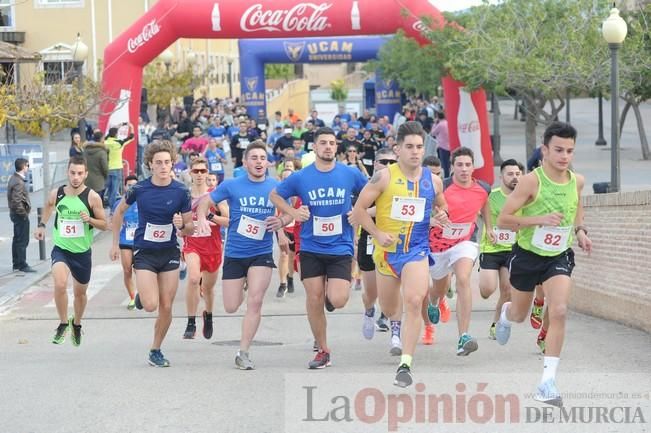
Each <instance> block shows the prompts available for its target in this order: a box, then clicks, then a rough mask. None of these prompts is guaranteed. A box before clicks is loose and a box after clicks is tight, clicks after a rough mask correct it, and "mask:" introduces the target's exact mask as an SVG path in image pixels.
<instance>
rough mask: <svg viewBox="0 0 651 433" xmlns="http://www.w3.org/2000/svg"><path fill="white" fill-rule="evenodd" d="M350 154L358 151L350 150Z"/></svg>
mask: <svg viewBox="0 0 651 433" xmlns="http://www.w3.org/2000/svg"><path fill="white" fill-rule="evenodd" d="M348 153H357V151H356V150H349V151H348Z"/></svg>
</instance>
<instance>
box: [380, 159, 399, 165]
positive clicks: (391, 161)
mask: <svg viewBox="0 0 651 433" xmlns="http://www.w3.org/2000/svg"><path fill="white" fill-rule="evenodd" d="M377 162H378V163H379V164H382V165H391V164H395V163H396V162H398V161H396V160H395V159H378V160H377Z"/></svg>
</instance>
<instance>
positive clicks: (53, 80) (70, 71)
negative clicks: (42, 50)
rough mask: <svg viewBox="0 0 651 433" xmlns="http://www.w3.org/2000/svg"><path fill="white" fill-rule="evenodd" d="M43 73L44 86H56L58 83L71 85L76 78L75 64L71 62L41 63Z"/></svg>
mask: <svg viewBox="0 0 651 433" xmlns="http://www.w3.org/2000/svg"><path fill="white" fill-rule="evenodd" d="M43 72H45V85H52V84H57V83H59V82H60V81H64V82H65V83H66V84H72V82H73V81H74V80H75V78H76V77H77V71H76V70H75V64H74V62H71V61H62V62H60V61H56V62H43Z"/></svg>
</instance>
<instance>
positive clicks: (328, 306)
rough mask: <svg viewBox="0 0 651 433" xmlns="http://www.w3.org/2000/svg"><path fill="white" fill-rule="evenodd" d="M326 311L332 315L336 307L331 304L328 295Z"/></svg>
mask: <svg viewBox="0 0 651 433" xmlns="http://www.w3.org/2000/svg"><path fill="white" fill-rule="evenodd" d="M325 309H326V310H327V311H328V312H329V313H332V312H333V311H335V306H334V305H332V303H331V302H330V299H328V295H326V297H325Z"/></svg>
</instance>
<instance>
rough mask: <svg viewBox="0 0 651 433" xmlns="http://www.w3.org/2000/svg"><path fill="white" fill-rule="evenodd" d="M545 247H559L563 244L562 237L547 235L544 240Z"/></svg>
mask: <svg viewBox="0 0 651 433" xmlns="http://www.w3.org/2000/svg"><path fill="white" fill-rule="evenodd" d="M543 242H544V243H545V245H553V246H555V247H557V246H559V245H560V243H561V235H554V234H551V233H547V234H546V235H545V237H544V239H543Z"/></svg>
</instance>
